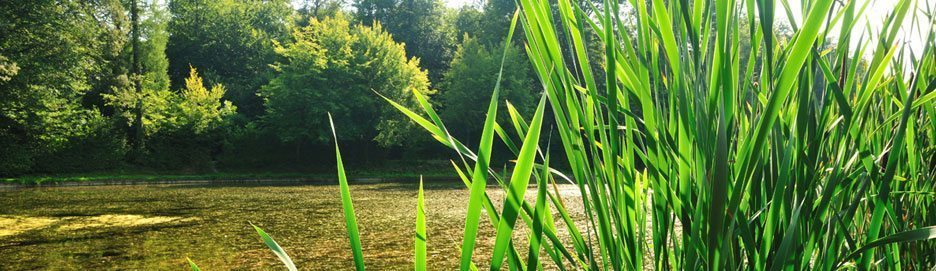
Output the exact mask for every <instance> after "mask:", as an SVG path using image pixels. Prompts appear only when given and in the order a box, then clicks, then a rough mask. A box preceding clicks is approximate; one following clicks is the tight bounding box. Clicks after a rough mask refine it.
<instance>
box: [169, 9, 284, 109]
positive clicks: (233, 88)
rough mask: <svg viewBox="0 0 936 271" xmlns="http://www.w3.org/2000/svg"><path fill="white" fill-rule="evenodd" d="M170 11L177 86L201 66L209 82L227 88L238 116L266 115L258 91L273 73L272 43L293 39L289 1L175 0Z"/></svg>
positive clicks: (171, 52) (172, 64)
mask: <svg viewBox="0 0 936 271" xmlns="http://www.w3.org/2000/svg"><path fill="white" fill-rule="evenodd" d="M168 7H169V13H170V14H171V16H172V20H170V21H169V25H168V29H169V32H170V33H172V35H171V36H170V37H169V43H168V47H167V48H166V55H167V56H168V57H169V75H170V78H172V82H173V85H174V86H176V87H181V86H182V84H183V81H184V79H185V77H186V76H187V73H188V70H189V66H194V67H198V68H199V69H201V70H202V73H204V76H205V80H206V81H208V82H209V83H210V84H224V85H225V86H228V87H229V90H228V93H227V97H225V98H227V99H229V100H231V101H232V102H233V103H234V104H236V105H238V107H239V108H240V109H241V110H240V113H242V114H245V115H247V116H248V117H250V118H255V117H258V116H260V115H261V114H263V112H264V111H263V102H262V100H261V99H260V98H259V97H257V95H256V93H257V92H258V91H259V89H260V87H261V86H263V85H265V84H266V83H267V82H269V80H270V78H271V75H272V69H270V68H269V65H270V64H272V63H273V62H274V59H275V58H276V54H275V53H274V51H273V41H274V40H280V41H282V40H285V39H286V38H287V37H288V35H289V22H291V20H289V16H290V15H291V14H292V12H293V11H292V8H291V7H290V1H288V0H273V1H234V0H223V1H215V0H177V1H170V2H169V5H168Z"/></svg>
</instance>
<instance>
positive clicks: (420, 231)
mask: <svg viewBox="0 0 936 271" xmlns="http://www.w3.org/2000/svg"><path fill="white" fill-rule="evenodd" d="M426 239H427V236H426V204H425V203H424V197H423V178H422V176H419V194H418V195H417V196H416V238H415V242H416V248H415V251H416V252H415V254H416V256H415V259H414V264H413V265H414V267H413V269H414V270H416V271H425V270H426Z"/></svg>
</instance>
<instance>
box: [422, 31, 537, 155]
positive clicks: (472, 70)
mask: <svg viewBox="0 0 936 271" xmlns="http://www.w3.org/2000/svg"><path fill="white" fill-rule="evenodd" d="M503 48H504V47H503V45H501V46H498V47H495V48H493V49H490V48H488V46H485V45H483V44H481V43H480V42H478V40H477V39H475V38H472V37H469V36H467V35H466V36H465V38H464V41H463V42H462V44H461V45H460V46H459V47H458V51H457V53H456V54H455V58H454V59H453V60H452V65H451V68H450V69H449V70H448V71H446V72H445V79H444V81H443V82H442V86H441V88H442V91H441V93H440V94H439V95H438V97H439V99H440V100H441V102H442V104H443V106H444V107H443V108H442V111H441V113H440V114H441V115H440V116H441V117H442V119H444V120H445V121H446V123H449V128H450V129H451V132H452V133H454V134H455V135H459V136H462V137H467V138H473V137H477V136H478V133H479V132H480V131H481V124H480V123H479V122H478V121H477V120H479V119H484V115H485V110H484V108H485V105H486V104H487V103H488V101H490V99H491V93H490V91H487V90H488V89H493V88H494V85H495V84H496V83H497V79H498V76H501V81H500V93H501V94H500V99H501V100H507V101H509V102H510V103H511V104H512V105H514V106H515V107H516V108H517V109H519V110H520V112H521V113H523V114H529V113H530V112H532V109H533V107H534V105H535V101H536V98H535V96H536V93H535V91H534V89H533V86H532V82H531V77H530V69H529V67H530V64H529V61H527V58H526V57H525V56H523V55H521V54H520V50H518V49H517V48H515V47H507V50H506V52H504V50H503ZM502 56H503V58H504V59H503V61H504V63H503V65H504V72H503V74H499V73H498V71H499V69H500V65H501V60H502V59H501V57H502ZM500 107H501V110H500V111H501V112H507V109H506V107H507V105H506V104H505V103H500ZM499 120H500V121H506V120H507V118H506V114H501V115H500V117H499Z"/></svg>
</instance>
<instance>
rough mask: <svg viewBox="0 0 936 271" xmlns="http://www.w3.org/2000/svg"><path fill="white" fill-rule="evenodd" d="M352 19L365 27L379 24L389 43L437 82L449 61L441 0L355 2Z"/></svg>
mask: <svg viewBox="0 0 936 271" xmlns="http://www.w3.org/2000/svg"><path fill="white" fill-rule="evenodd" d="M354 7H355V10H356V13H355V16H356V19H357V20H358V21H360V22H361V23H363V24H365V25H374V24H376V23H379V24H381V25H382V26H383V27H384V28H385V29H386V31H387V32H389V33H390V34H392V35H393V39H394V40H396V41H398V42H401V43H403V44H405V45H406V52H407V53H408V54H407V55H408V56H410V57H418V58H419V59H420V63H421V64H422V65H421V66H422V67H423V68H425V69H428V70H429V75H430V78H431V79H432V80H433V82H437V81H438V79H439V78H441V74H442V72H443V71H444V70H445V68H446V67H448V61H449V60H450V59H451V51H452V50H451V49H452V46H451V45H452V42H451V41H452V38H453V35H452V32H451V31H450V30H449V27H448V23H447V22H445V18H446V9H445V7H444V5H443V4H442V1H441V0H356V1H355V2H354Z"/></svg>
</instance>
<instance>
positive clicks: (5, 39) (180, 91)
mask: <svg viewBox="0 0 936 271" xmlns="http://www.w3.org/2000/svg"><path fill="white" fill-rule="evenodd" d="M588 1H594V0H578V2H579V4H578V6H580V7H582V8H583V9H584V10H583V12H585V13H586V14H599V13H600V12H602V11H600V10H592V9H593V8H595V7H596V6H601V5H595V3H599V2H594V3H589V2H588ZM553 4H555V3H553ZM515 10H516V5H515V2H514V1H512V0H488V1H481V2H477V3H475V4H469V5H466V6H464V7H461V8H457V9H453V8H448V7H446V6H445V5H443V2H442V1H441V0H305V1H290V0H169V1H166V0H33V1H3V2H0V176H4V177H9V176H18V175H24V174H52V173H81V172H108V171H113V170H130V171H134V170H144V171H148V170H155V171H167V172H208V171H254V170H272V171H318V170H326V171H328V172H330V170H331V169H332V166H333V165H332V164H333V163H334V161H333V159H332V158H331V156H330V155H323V154H329V153H331V151H332V150H331V147H329V146H330V145H328V144H327V142H328V140H330V138H331V135H330V131H329V130H328V125H327V123H326V122H325V121H326V112H331V113H332V114H333V115H334V116H335V121H336V122H337V123H336V125H337V127H339V128H340V129H338V132H339V133H340V134H339V137H340V138H342V140H343V141H345V142H348V143H347V147H346V148H347V150H346V152H348V155H346V156H347V157H348V159H349V160H350V161H348V162H351V163H359V164H369V165H382V164H386V163H387V161H390V160H395V161H409V162H405V163H403V164H406V163H411V164H415V165H419V166H421V165H425V164H426V163H424V162H423V161H425V160H438V165H439V167H441V168H447V167H448V166H449V165H448V162H447V161H445V160H447V159H449V158H452V157H451V156H450V155H451V153H450V152H448V151H447V150H444V149H441V148H440V147H438V146H437V144H426V143H427V142H428V141H429V140H432V139H431V138H429V137H428V136H427V135H426V134H425V133H423V132H421V131H419V129H418V128H417V127H416V126H415V125H414V124H412V123H411V122H409V121H407V120H405V119H404V116H403V115H402V114H400V113H399V112H397V111H396V110H395V109H392V108H391V107H390V105H389V104H388V103H387V102H386V101H384V100H383V99H384V97H385V98H387V99H391V100H394V101H396V102H399V103H401V104H403V105H404V106H410V107H413V108H415V106H416V101H415V100H414V97H413V95H412V93H413V92H414V91H415V92H420V93H423V94H428V97H429V98H430V102H431V103H432V104H433V106H434V107H435V108H436V109H437V110H438V111H439V113H440V117H441V118H442V119H443V120H445V123H447V124H448V125H449V126H448V127H446V128H448V130H449V131H450V132H451V133H452V135H453V136H455V137H456V138H460V139H462V140H463V141H464V142H465V143H466V144H469V145H471V144H476V143H477V142H475V140H471V139H472V138H478V137H479V136H480V133H481V128H482V127H481V124H482V120H483V118H484V114H485V108H486V106H487V102H488V100H489V99H490V95H491V93H492V89H493V88H494V85H495V83H496V79H497V76H498V70H499V69H500V65H501V59H502V57H503V59H504V73H503V76H502V81H501V91H500V97H501V98H502V99H503V100H506V101H508V102H509V106H508V103H501V107H503V108H501V110H498V112H501V113H499V114H500V116H498V119H499V122H500V123H504V124H506V123H509V121H510V120H509V118H508V116H507V113H506V112H508V111H509V109H508V107H513V109H514V110H516V111H517V112H519V113H520V114H521V115H523V116H526V117H529V116H530V115H531V114H530V113H531V111H532V109H533V105H534V102H535V101H536V100H537V99H538V97H539V95H540V93H541V91H542V87H541V86H539V85H537V84H536V82H537V80H536V78H535V75H534V74H533V72H532V66H531V64H530V62H529V60H528V58H527V56H526V53H525V52H524V49H523V48H522V47H521V46H523V44H524V43H523V42H522V39H523V37H522V35H516V36H514V38H515V39H517V42H513V43H512V44H514V45H513V46H511V47H509V48H505V47H504V42H503V39H504V38H505V37H506V33H507V31H508V28H509V24H510V17H511V15H512V14H513V12H514V11H515ZM621 13H622V14H623V15H622V16H623V17H624V18H636V17H635V14H634V10H633V9H631V8H629V7H628V8H625V9H624V10H621ZM634 22H636V21H634V20H625V22H624V24H623V25H621V26H619V27H621V28H622V29H621V30H622V31H623V33H627V34H629V35H636V25H634V24H633V23H634ZM554 23H556V24H557V26H558V24H559V22H558V21H557V22H554ZM747 23H748V22H747V21H745V20H742V21H741V24H742V25H744V24H747ZM742 27H746V26H742ZM584 29H585V31H583V33H581V34H582V35H583V37H584V38H585V42H586V46H587V48H588V50H589V52H590V54H589V55H588V58H589V63H590V65H592V66H593V69H595V70H602V69H604V67H603V63H604V48H603V45H602V44H601V42H600V38H599V37H598V35H596V34H595V33H592V32H591V31H590V28H584ZM774 32H775V35H776V37H777V39H778V40H779V41H780V42H781V43H783V42H785V41H786V40H788V39H789V38H790V37H791V35H792V31H790V29H789V26H787V25H785V24H783V23H782V22H781V23H778V24H777V27H776V29H775V30H774ZM558 35H559V38H560V43H561V44H567V43H568V42H569V40H568V39H567V38H566V37H565V36H564V33H558ZM740 40H741V41H740V47H741V48H739V50H741V51H744V52H748V51H750V48H751V46H750V40H751V37H750V33H748V32H746V31H742V32H741V33H740ZM827 44H834V42H831V41H827ZM832 46H834V45H832ZM505 50H506V54H505ZM761 50H762V49H761ZM564 52H565V51H564ZM741 55H742V56H743V57H742V58H745V57H746V56H747V55H748V54H746V53H742V54H741ZM563 57H564V58H566V59H568V60H570V61H571V60H573V59H574V58H575V57H574V56H572V55H564V56H563ZM741 61H742V62H743V63H746V62H747V59H741ZM754 65H755V67H759V66H760V59H756V60H755V61H754ZM859 66H860V67H859V69H863V67H864V66H863V65H859ZM755 70H756V69H755ZM596 76H598V78H595V79H596V80H595V81H596V82H598V84H599V87H601V85H602V84H603V82H604V81H605V80H604V78H600V75H596ZM382 96H383V97H382ZM416 111H421V110H416ZM635 113H639V112H635ZM549 116H551V114H547V118H548V117H549ZM546 123H551V122H548V121H547V122H546ZM544 129H545V132H550V131H551V129H552V128H550V127H545V128H544ZM507 132H508V133H509V132H510V131H507ZM544 138H545V139H544V140H547V139H552V140H558V138H556V137H549V136H544ZM555 143H557V144H558V142H555ZM554 151H555V150H554ZM495 152H503V153H506V152H508V149H507V148H506V147H505V146H495ZM495 157H505V156H502V155H497V156H495ZM495 162H506V161H495ZM399 164H400V163H396V164H394V165H395V167H396V165H399ZM557 166H560V167H561V165H557ZM404 170H405V169H404Z"/></svg>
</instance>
